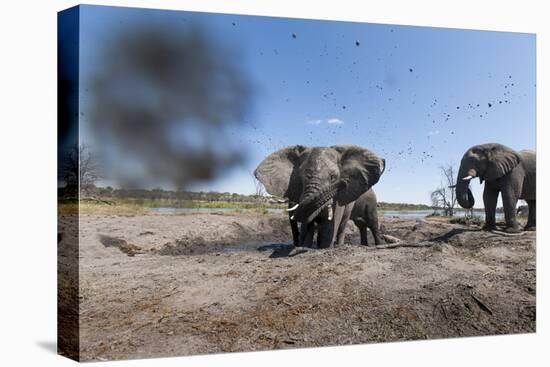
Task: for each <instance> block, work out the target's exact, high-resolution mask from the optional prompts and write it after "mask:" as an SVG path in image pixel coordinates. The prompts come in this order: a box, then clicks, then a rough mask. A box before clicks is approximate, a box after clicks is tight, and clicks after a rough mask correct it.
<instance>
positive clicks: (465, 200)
mask: <svg viewBox="0 0 550 367" xmlns="http://www.w3.org/2000/svg"><path fill="white" fill-rule="evenodd" d="M475 175H476V172H475V170H467V169H463V167H460V170H459V171H458V177H457V180H456V200H457V201H458V204H459V205H460V206H461V207H463V208H464V209H471V208H473V207H474V204H475V199H474V195H473V194H472V190H470V181H471V180H472V178H473V177H475Z"/></svg>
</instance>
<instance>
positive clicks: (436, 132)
mask: <svg viewBox="0 0 550 367" xmlns="http://www.w3.org/2000/svg"><path fill="white" fill-rule="evenodd" d="M435 135H439V130H432V131H428V136H435Z"/></svg>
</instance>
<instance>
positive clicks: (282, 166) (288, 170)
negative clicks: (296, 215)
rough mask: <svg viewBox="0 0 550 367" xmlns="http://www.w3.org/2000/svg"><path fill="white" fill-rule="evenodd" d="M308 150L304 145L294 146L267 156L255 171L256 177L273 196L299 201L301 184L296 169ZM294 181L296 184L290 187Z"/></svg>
mask: <svg viewBox="0 0 550 367" xmlns="http://www.w3.org/2000/svg"><path fill="white" fill-rule="evenodd" d="M305 150H306V147H304V146H302V145H293V146H289V147H286V148H283V149H281V150H278V151H276V152H274V153H272V154H270V155H269V156H267V157H266V158H265V159H264V160H263V161H262V162H261V163H260V164H259V165H258V167H257V168H256V170H255V171H254V176H255V177H256V178H257V179H258V180H259V181H260V182H261V183H262V184H263V185H264V186H265V189H266V190H267V192H268V193H269V194H271V195H275V196H280V197H288V198H290V199H294V200H297V198H298V197H299V195H300V193H301V188H300V187H295V186H296V185H301V182H299V180H297V177H295V170H294V168H295V167H296V166H297V165H298V162H299V160H300V156H301V155H302V153H303V152H304V151H305ZM291 181H293V182H294V184H293V185H290V182H291Z"/></svg>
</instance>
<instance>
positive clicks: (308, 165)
mask: <svg viewBox="0 0 550 367" xmlns="http://www.w3.org/2000/svg"><path fill="white" fill-rule="evenodd" d="M384 169H385V160H384V159H382V158H379V157H378V156H377V155H376V154H374V153H373V152H371V151H370V150H368V149H365V148H363V147H360V146H356V145H336V146H332V147H305V146H302V145H294V146H289V147H286V148H283V149H281V150H278V151H276V152H274V153H272V154H270V155H269V156H268V157H266V158H265V159H264V160H263V161H262V162H261V163H260V164H259V165H258V167H257V168H256V170H255V171H254V175H255V176H256V178H257V179H258V180H259V181H260V182H261V183H262V184H263V185H264V186H265V188H266V190H267V192H268V193H270V194H271V195H276V196H281V197H286V198H288V200H289V202H288V215H289V220H290V226H291V229H292V237H293V241H294V245H295V246H307V247H312V245H313V237H314V235H315V234H317V247H319V248H327V247H331V246H333V245H334V244H335V243H336V244H342V243H343V241H344V230H345V227H346V224H347V222H348V220H349V219H350V216H351V212H352V209H353V206H354V203H355V201H356V200H357V199H358V198H359V197H360V196H361V195H362V194H363V193H365V192H367V191H368V190H369V189H370V188H371V187H372V186H374V185H375V184H376V183H377V182H378V180H379V179H380V176H381V175H382V173H383V172H384ZM298 223H299V224H300V228H298Z"/></svg>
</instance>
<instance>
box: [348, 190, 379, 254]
mask: <svg viewBox="0 0 550 367" xmlns="http://www.w3.org/2000/svg"><path fill="white" fill-rule="evenodd" d="M377 204H378V202H377V200H376V194H375V193H374V190H373V189H370V190H369V191H367V192H365V193H364V194H363V195H361V196H360V197H359V199H357V201H355V205H354V206H353V209H352V210H351V220H352V221H353V223H355V225H356V226H357V228H359V233H360V234H361V245H364V246H368V245H369V241H368V239H367V228H369V229H370V230H371V232H372V236H373V237H374V244H375V245H380V244H381V243H382V242H381V240H380V230H379V227H378V210H377Z"/></svg>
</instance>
